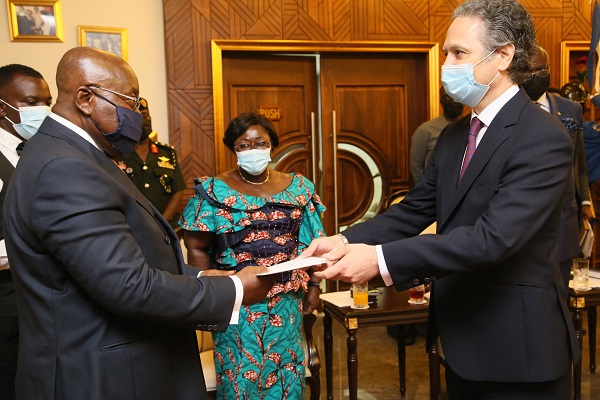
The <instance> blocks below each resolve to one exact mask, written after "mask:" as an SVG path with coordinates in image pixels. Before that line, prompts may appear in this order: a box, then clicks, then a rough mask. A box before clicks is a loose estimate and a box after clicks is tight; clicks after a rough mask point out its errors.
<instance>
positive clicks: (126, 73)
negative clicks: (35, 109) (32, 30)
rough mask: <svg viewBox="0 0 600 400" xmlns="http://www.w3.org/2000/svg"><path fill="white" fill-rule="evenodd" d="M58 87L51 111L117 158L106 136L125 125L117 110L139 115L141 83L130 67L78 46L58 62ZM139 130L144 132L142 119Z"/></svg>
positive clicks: (99, 52) (107, 55) (102, 53)
mask: <svg viewBox="0 0 600 400" xmlns="http://www.w3.org/2000/svg"><path fill="white" fill-rule="evenodd" d="M56 86H57V88H58V99H57V100H56V105H55V106H54V107H53V108H52V111H53V112H54V113H56V114H57V115H60V116H61V117H63V118H65V119H67V120H68V121H70V122H72V123H73V124H75V125H77V126H78V127H80V128H82V129H83V130H84V131H86V132H87V133H88V134H89V135H90V136H91V137H92V139H93V140H94V141H95V142H96V144H97V145H98V147H100V149H102V150H103V151H104V152H105V153H107V154H110V155H111V156H113V157H114V156H116V153H115V149H114V148H113V146H112V145H111V144H110V143H109V142H108V141H107V139H106V138H105V137H104V135H105V134H108V133H111V132H115V131H116V130H117V129H118V128H120V127H121V126H122V124H123V121H120V120H119V117H118V116H117V108H118V107H122V108H124V109H127V110H130V111H134V112H137V113H139V111H137V109H136V104H135V98H137V96H138V94H139V86H138V80H137V77H136V75H135V73H134V72H133V69H132V68H131V67H130V66H129V64H127V63H126V62H125V61H123V59H121V58H119V57H117V56H115V55H114V54H111V53H108V52H106V51H102V50H98V49H94V48H91V47H75V48H73V49H71V50H69V51H67V52H66V53H65V55H64V56H63V57H62V59H61V60H60V62H59V63H58V67H57V71H56ZM134 119H135V118H134ZM139 128H140V132H141V118H140V127H139ZM138 139H139V138H138Z"/></svg>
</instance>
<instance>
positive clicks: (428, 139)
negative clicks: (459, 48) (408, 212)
mask: <svg viewBox="0 0 600 400" xmlns="http://www.w3.org/2000/svg"><path fill="white" fill-rule="evenodd" d="M440 104H441V105H442V108H443V109H444V114H443V115H440V116H439V117H437V118H434V119H432V120H429V121H427V122H424V123H423V124H421V125H420V126H419V127H418V128H417V129H416V130H415V133H413V135H412V139H411V142H410V174H411V175H412V177H413V180H414V181H415V182H417V181H418V180H419V178H420V177H421V175H423V170H424V169H425V167H426V166H427V162H428V161H429V157H431V153H433V148H434V147H435V143H436V142H437V139H438V136H440V132H441V131H442V129H444V128H445V127H446V126H448V124H450V123H451V122H456V121H458V120H459V118H460V117H461V116H462V112H463V109H464V106H463V105H462V104H461V103H459V102H457V101H454V99H452V97H450V96H448V95H447V94H446V91H445V90H444V88H443V87H441V88H440Z"/></svg>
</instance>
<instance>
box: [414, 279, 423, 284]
mask: <svg viewBox="0 0 600 400" xmlns="http://www.w3.org/2000/svg"><path fill="white" fill-rule="evenodd" d="M413 283H414V284H415V285H418V284H419V283H421V282H419V280H418V279H415V280H413Z"/></svg>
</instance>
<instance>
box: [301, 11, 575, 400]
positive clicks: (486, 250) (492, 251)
mask: <svg viewBox="0 0 600 400" xmlns="http://www.w3.org/2000/svg"><path fill="white" fill-rule="evenodd" d="M534 46H535V29H534V27H533V22H532V20H531V17H530V15H529V13H528V12H527V10H525V8H524V7H523V6H522V5H521V4H519V3H518V2H517V1H515V0H467V1H466V2H464V3H462V4H461V5H460V6H459V7H458V8H457V9H456V10H455V11H454V14H453V21H452V23H451V25H450V27H449V28H448V32H447V35H446V40H445V43H444V46H443V49H444V52H445V53H446V54H447V57H446V61H445V62H444V66H443V67H442V82H443V84H444V87H445V89H446V93H448V94H449V95H450V96H452V97H453V98H454V99H455V100H457V101H460V102H462V103H463V104H465V105H466V106H469V107H473V112H472V115H471V116H468V117H465V118H463V119H461V120H460V121H458V122H456V123H453V124H450V125H448V127H446V129H445V130H444V131H443V132H442V134H441V135H440V137H439V139H438V144H437V146H436V149H435V151H434V154H433V155H432V158H431V162H430V163H429V164H428V166H427V168H426V169H425V172H424V175H423V177H422V178H421V179H420V180H419V182H417V184H416V186H415V187H414V188H413V189H412V190H410V191H409V192H408V194H407V195H406V197H405V198H404V200H403V201H402V202H400V203H398V204H395V205H392V206H391V207H390V208H389V209H388V210H387V211H386V212H385V213H383V214H380V215H378V216H376V217H375V218H373V219H371V220H370V221H368V222H365V223H362V224H359V225H356V226H354V227H352V228H350V229H348V230H346V231H344V233H343V234H344V235H345V236H346V238H347V242H349V243H350V244H345V243H344V237H343V236H340V235H337V236H331V237H327V238H322V239H316V240H315V241H313V243H312V244H311V245H310V246H309V248H308V249H306V251H305V252H304V253H303V254H302V256H309V255H313V254H314V255H323V256H325V257H327V258H328V259H330V260H331V262H332V265H330V266H329V267H328V268H327V269H326V270H324V271H321V272H316V273H315V275H317V276H318V277H321V278H326V279H340V280H344V281H349V282H365V281H367V280H369V279H372V278H373V277H375V276H376V275H378V274H381V275H382V277H383V279H384V281H385V282H386V284H388V285H392V284H393V285H394V286H395V287H396V289H397V290H405V289H408V288H409V287H411V286H414V285H419V284H422V283H424V282H428V281H434V282H433V285H432V292H431V305H430V316H429V321H430V325H429V328H428V335H429V337H428V339H429V343H428V345H429V344H431V340H433V339H435V338H436V334H439V339H440V341H441V345H442V348H443V350H444V355H445V357H446V369H445V371H446V387H447V392H448V395H449V397H450V398H451V399H460V400H465V399H492V398H494V399H528V400H531V399H540V400H541V399H544V400H547V399H564V400H567V399H569V398H570V393H571V388H570V381H571V379H570V366H571V365H572V361H573V359H575V360H577V359H579V358H580V355H581V351H580V349H579V345H578V343H577V340H576V337H575V333H574V328H573V324H572V321H571V317H570V314H569V310H568V308H567V304H566V299H567V293H566V288H565V286H564V284H563V283H562V280H561V274H560V269H559V265H558V257H557V248H556V236H557V232H558V225H559V223H560V215H561V209H562V198H563V196H564V193H565V190H566V189H567V185H569V184H570V176H571V171H572V146H571V143H570V140H569V138H568V136H567V134H566V132H565V128H564V126H563V125H562V124H561V123H560V122H559V121H558V120H557V119H556V118H554V117H553V116H551V115H550V114H549V113H547V112H544V111H543V110H541V109H540V108H539V107H537V106H536V105H535V104H533V102H532V101H531V100H530V99H529V97H528V96H527V94H526V93H525V92H524V91H523V90H522V89H519V87H518V84H519V83H521V82H522V81H523V79H524V77H525V76H526V74H527V73H528V71H529V65H530V60H531V56H532V55H533V51H534ZM476 119H477V120H476ZM471 120H473V121H471ZM478 121H480V122H478ZM470 125H472V127H477V125H480V126H481V130H480V131H479V133H478V134H477V132H476V131H477V129H474V128H470V127H469V126H470ZM469 131H471V135H469ZM468 136H472V137H471V138H468ZM477 142H478V143H477ZM474 145H477V147H476V151H475V152H474V154H473V150H474V149H473V147H474ZM465 160H466V161H467V163H466V164H467V166H465V165H464V164H465V163H464V161H465ZM461 170H462V173H463V175H462V179H461ZM433 221H437V234H435V235H419V233H420V232H421V231H422V230H423V229H425V228H426V227H427V226H429V225H430V224H431V223H432V222H433ZM336 260H337V262H335V261H336ZM334 262H335V263H334ZM428 348H429V346H428Z"/></svg>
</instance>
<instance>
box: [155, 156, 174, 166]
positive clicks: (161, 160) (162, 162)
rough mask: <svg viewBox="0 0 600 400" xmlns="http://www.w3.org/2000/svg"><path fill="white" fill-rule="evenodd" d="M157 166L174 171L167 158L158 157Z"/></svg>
mask: <svg viewBox="0 0 600 400" xmlns="http://www.w3.org/2000/svg"><path fill="white" fill-rule="evenodd" d="M158 160H159V161H158V166H159V167H161V168H168V169H175V166H174V165H173V164H171V162H170V161H171V160H170V159H169V157H164V156H160V157H158Z"/></svg>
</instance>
